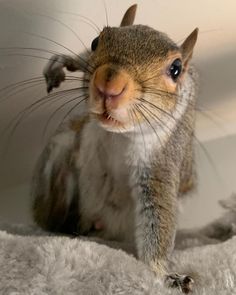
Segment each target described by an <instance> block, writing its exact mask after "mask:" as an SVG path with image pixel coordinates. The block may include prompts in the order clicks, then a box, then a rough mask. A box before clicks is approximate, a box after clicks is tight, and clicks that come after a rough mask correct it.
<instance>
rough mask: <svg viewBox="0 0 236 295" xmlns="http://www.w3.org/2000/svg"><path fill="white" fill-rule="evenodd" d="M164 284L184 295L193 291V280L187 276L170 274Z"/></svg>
mask: <svg viewBox="0 0 236 295" xmlns="http://www.w3.org/2000/svg"><path fill="white" fill-rule="evenodd" d="M165 282H166V284H167V286H168V287H170V288H178V289H179V290H181V291H182V292H183V293H184V294H188V293H190V292H191V291H192V290H193V284H194V280H193V278H191V277H190V276H187V275H179V274H177V273H175V274H170V275H168V276H167V277H166V281H165Z"/></svg>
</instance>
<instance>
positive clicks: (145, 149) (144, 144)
mask: <svg viewBox="0 0 236 295" xmlns="http://www.w3.org/2000/svg"><path fill="white" fill-rule="evenodd" d="M131 112H133V114H134V116H135V117H136V120H137V122H138V126H139V129H140V132H141V135H142V140H143V146H144V151H145V154H146V153H147V148H146V142H145V139H144V134H143V129H142V126H141V124H140V122H139V118H138V116H137V114H136V112H135V109H134V108H132V109H131ZM134 128H135V126H134Z"/></svg>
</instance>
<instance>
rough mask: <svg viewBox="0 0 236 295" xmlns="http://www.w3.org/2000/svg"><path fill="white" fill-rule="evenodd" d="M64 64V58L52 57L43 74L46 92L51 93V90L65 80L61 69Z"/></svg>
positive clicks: (61, 56) (59, 56)
mask: <svg viewBox="0 0 236 295" xmlns="http://www.w3.org/2000/svg"><path fill="white" fill-rule="evenodd" d="M65 64H66V57H65V56H63V55H53V56H52V57H51V59H50V61H49V62H48V64H47V66H46V67H45V69H44V71H43V74H44V77H45V79H46V83H47V92H48V93H49V92H51V91H52V89H53V88H57V87H59V86H60V84H61V82H63V81H64V80H65V72H64V70H63V68H64V67H65Z"/></svg>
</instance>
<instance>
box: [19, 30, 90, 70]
mask: <svg viewBox="0 0 236 295" xmlns="http://www.w3.org/2000/svg"><path fill="white" fill-rule="evenodd" d="M24 33H25V34H27V35H30V36H33V37H37V38H40V39H43V40H47V41H49V42H51V43H53V44H56V45H58V46H60V47H62V48H64V49H65V50H67V51H68V52H70V53H72V54H73V55H75V56H76V57H77V58H78V59H80V60H82V61H83V62H84V63H85V64H86V65H87V67H91V69H92V70H94V68H93V67H92V66H91V65H90V64H89V63H88V61H87V60H85V59H84V58H82V57H81V56H80V55H78V54H77V53H75V52H74V51H73V50H71V49H70V48H68V47H67V46H65V45H63V44H60V43H59V42H57V41H55V40H52V39H50V38H47V37H45V36H42V35H39V34H35V33H28V32H24ZM86 70H87V71H88V72H89V73H90V74H91V71H90V70H89V69H88V68H87V69H86Z"/></svg>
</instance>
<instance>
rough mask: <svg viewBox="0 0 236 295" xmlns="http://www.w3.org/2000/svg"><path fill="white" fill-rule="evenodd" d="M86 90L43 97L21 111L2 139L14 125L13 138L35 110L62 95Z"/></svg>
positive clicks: (11, 122)
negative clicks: (22, 123) (24, 120)
mask: <svg viewBox="0 0 236 295" xmlns="http://www.w3.org/2000/svg"><path fill="white" fill-rule="evenodd" d="M81 88H82V89H84V88H85V87H77V88H72V89H69V90H62V91H58V92H56V93H54V94H51V95H49V96H48V95H47V96H43V97H41V98H40V99H38V100H37V101H35V102H34V103H32V104H31V105H29V106H27V107H25V108H24V109H23V110H22V111H20V112H19V113H18V114H17V116H15V117H14V118H13V119H12V120H11V121H10V123H9V124H8V125H7V126H6V128H5V129H4V131H3V132H2V133H1V135H0V137H2V136H3V135H4V134H5V133H6V132H7V130H8V129H9V128H11V126H12V124H14V126H13V128H12V132H11V136H12V134H14V133H15V130H16V129H17V127H18V126H19V125H20V123H21V122H22V120H23V119H26V117H28V115H29V114H31V113H32V112H33V111H34V110H36V109H38V108H39V107H41V106H42V105H44V104H45V103H46V102H47V101H50V100H55V99H57V100H58V97H60V96H61V95H62V94H63V95H65V94H69V93H70V92H72V91H78V90H80V89H81ZM61 98H65V96H61Z"/></svg>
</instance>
